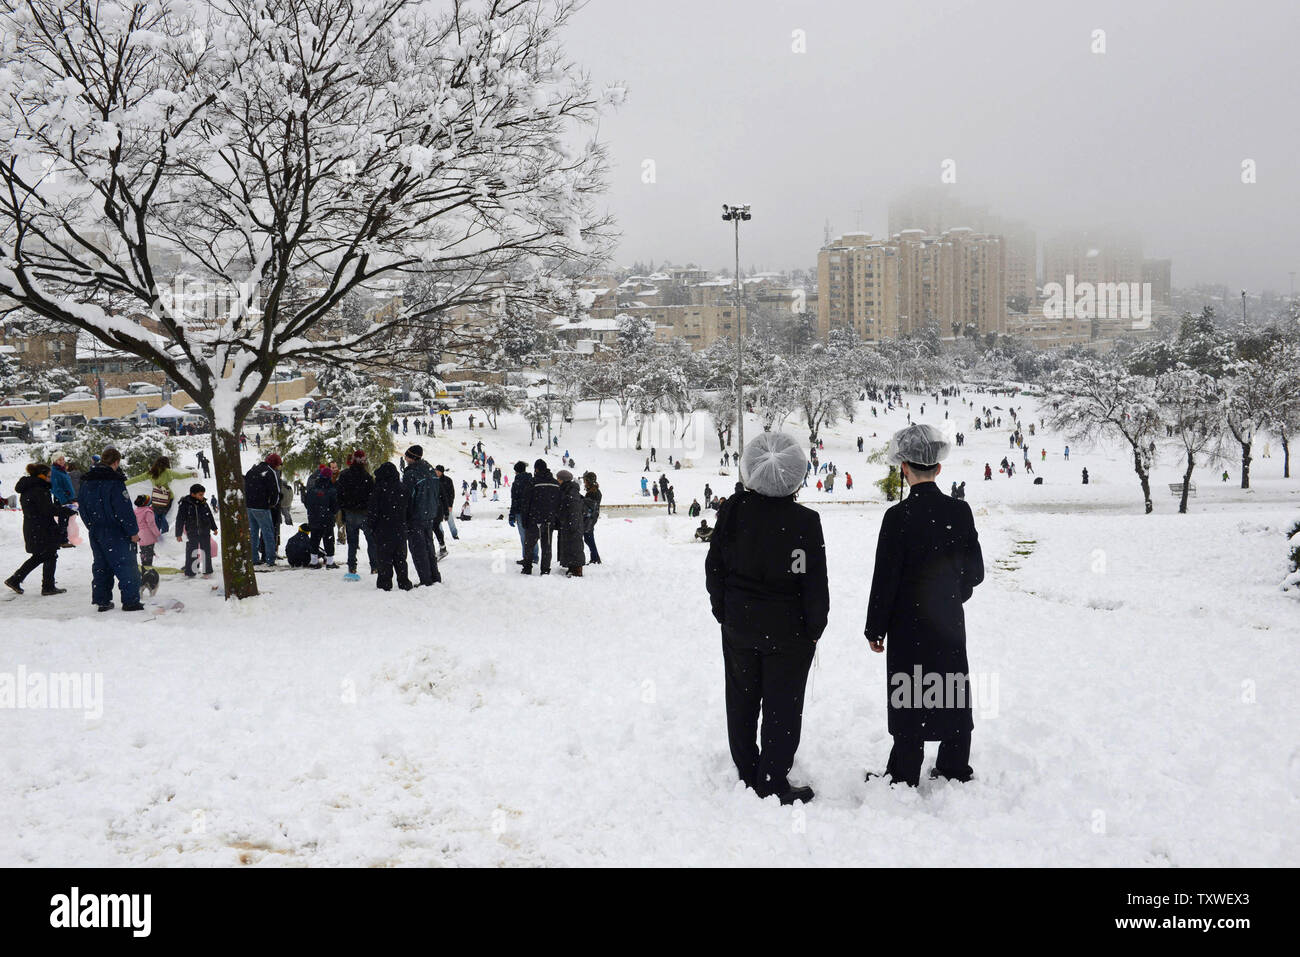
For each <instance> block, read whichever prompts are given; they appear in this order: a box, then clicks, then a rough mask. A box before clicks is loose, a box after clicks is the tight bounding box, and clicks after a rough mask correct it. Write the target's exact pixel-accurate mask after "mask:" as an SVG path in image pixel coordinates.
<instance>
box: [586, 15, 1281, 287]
mask: <svg viewBox="0 0 1300 957" xmlns="http://www.w3.org/2000/svg"><path fill="white" fill-rule="evenodd" d="M1096 29H1101V30H1105V43H1106V52H1105V53H1104V54H1095V53H1093V52H1091V50H1090V46H1091V44H1092V42H1093V41H1092V32H1093V31H1094V30H1096ZM795 30H802V31H804V32H805V34H806V43H807V52H806V53H802V54H800V53H795V52H792V42H793V39H792V34H793V31H795ZM566 43H567V47H568V50H569V52H570V53H571V55H572V56H573V57H574V59H576V60H578V61H579V62H580V63H583V64H585V65H586V66H588V67H589V68H590V70H591V73H592V78H593V80H594V81H595V82H596V83H597V84H603V83H606V82H610V81H616V80H622V81H625V82H626V84H627V87H628V99H627V102H626V103H625V104H624V106H623V107H622V108H621V109H619V110H618V111H617V112H616V113H614V114H612V115H611V116H609V117H607V118H606V119H605V120H604V122H603V123H602V129H601V137H602V139H603V140H604V141H605V142H606V143H607V144H608V146H609V148H610V150H611V153H612V160H613V169H612V176H611V186H610V192H609V197H608V202H609V207H610V211H611V212H613V213H614V215H615V216H616V217H617V219H618V221H619V225H620V228H621V230H622V233H623V242H622V245H621V247H620V250H619V255H618V258H619V260H620V262H625V263H627V262H631V261H632V260H636V259H640V260H648V259H651V258H653V259H654V260H655V261H656V262H662V261H664V260H666V259H671V260H672V261H673V262H686V261H696V262H699V263H700V264H701V265H704V266H708V267H711V268H717V267H722V266H726V265H727V264H728V262H729V261H730V260H731V257H732V252H731V242H732V236H731V231H730V226H728V225H726V224H724V223H723V222H722V221H721V220H720V218H719V213H720V207H721V204H722V203H723V202H724V201H727V202H747V203H751V204H752V205H753V207H754V219H753V221H752V222H751V223H748V224H746V225H745V226H744V227H742V247H741V260H742V266H743V268H746V269H748V268H749V267H750V266H754V267H757V268H769V269H784V268H793V267H800V266H803V267H807V266H811V265H813V264H814V263H815V261H816V253H817V249H818V247H819V246H820V245H821V242H822V231H823V226H824V223H825V221H826V220H827V219H829V220H830V223H831V227H832V229H833V230H835V232H836V233H839V232H843V231H846V230H851V229H855V228H862V229H864V230H866V231H868V232H872V233H874V234H877V235H882V234H884V233H885V232H886V228H887V218H886V214H887V208H888V203H889V200H890V198H891V196H893V195H895V194H896V193H898V192H899V191H901V190H903V189H905V188H906V187H907V186H909V185H912V184H938V183H939V181H940V173H941V164H942V163H943V161H944V160H946V159H952V160H954V161H955V164H956V178H957V182H956V184H955V185H954V186H950V187H948V188H950V189H954V190H956V191H957V194H958V196H959V197H960V198H961V199H963V200H965V201H968V202H975V203H987V204H989V205H991V206H992V207H993V208H994V210H995V211H998V212H1000V213H1002V214H1004V215H1007V216H1011V217H1020V218H1024V219H1025V220H1027V221H1028V222H1029V223H1030V224H1031V225H1032V226H1034V227H1035V228H1036V229H1037V230H1038V233H1039V241H1040V243H1041V242H1042V240H1043V239H1044V238H1045V237H1047V236H1049V235H1051V234H1052V233H1053V232H1055V231H1058V230H1060V229H1064V228H1067V227H1081V226H1090V225H1103V224H1108V223H1109V224H1123V225H1132V226H1134V227H1136V228H1138V229H1139V230H1140V231H1141V233H1142V235H1143V237H1144V252H1145V254H1146V255H1147V256H1148V257H1170V258H1172V259H1173V261H1174V264H1173V269H1174V282H1175V284H1176V285H1180V286H1181V285H1191V284H1193V283H1196V282H1223V283H1226V284H1228V285H1230V286H1232V287H1234V288H1236V287H1240V286H1245V287H1247V288H1249V289H1251V290H1260V289H1265V288H1270V289H1273V290H1276V291H1279V292H1286V291H1288V289H1289V284H1290V278H1289V276H1288V272H1289V271H1291V270H1300V96H1298V94H1300V66H1297V63H1298V62H1300V0H1232V2H1227V0H1224V2H1209V0H1168V2H1165V0H1114V2H1112V0H1087V2H1082V0H1070V2H1061V0H1051V2H1045V0H1034V2H1031V0H892V2H874V0H873V2H865V0H800V2H792V0H654V2H649V0H591V2H590V3H589V4H588V6H587V7H586V9H584V10H583V11H581V12H580V13H579V14H578V15H577V17H576V19H575V21H574V23H573V26H572V28H571V30H570V32H569V35H568V39H567V41H566ZM646 159H651V160H653V161H654V163H655V174H656V181H655V182H654V183H652V184H645V183H642V181H641V176H642V164H643V161H644V160H646ZM1246 159H1251V160H1254V161H1255V163H1256V167H1257V182H1256V183H1254V184H1253V185H1245V184H1243V183H1242V181H1241V176H1242V162H1243V160H1246ZM859 209H861V211H862V212H861V215H860V216H859V213H858V210H859ZM859 224H860V226H859Z"/></svg>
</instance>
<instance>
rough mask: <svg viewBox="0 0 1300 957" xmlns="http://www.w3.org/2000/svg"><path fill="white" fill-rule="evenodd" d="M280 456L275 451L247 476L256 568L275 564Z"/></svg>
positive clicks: (245, 479)
mask: <svg viewBox="0 0 1300 957" xmlns="http://www.w3.org/2000/svg"><path fill="white" fill-rule="evenodd" d="M279 464H280V456H278V455H276V454H275V453H274V452H272V453H271V454H270V455H268V456H267V457H266V459H265V461H262V462H258V463H257V464H256V465H254V466H253V467H252V468H251V469H249V470H248V471H247V472H245V473H244V504H245V506H246V507H247V508H248V528H249V532H250V538H251V542H252V546H253V565H254V567H256V566H257V565H258V564H259V563H261V564H265V565H267V566H268V567H269V566H273V565H274V564H275V548H276V546H275V526H276V522H275V516H276V515H277V514H278V513H279V511H280V476H279V475H278V474H276V471H275V470H276V467H277V466H278V465H279Z"/></svg>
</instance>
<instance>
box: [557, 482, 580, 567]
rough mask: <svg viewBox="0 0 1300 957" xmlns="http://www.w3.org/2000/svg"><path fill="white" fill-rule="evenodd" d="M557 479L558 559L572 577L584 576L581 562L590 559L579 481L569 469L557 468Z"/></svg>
mask: <svg viewBox="0 0 1300 957" xmlns="http://www.w3.org/2000/svg"><path fill="white" fill-rule="evenodd" d="M555 480H556V482H558V483H559V487H560V494H559V500H558V502H557V504H556V509H555V529H556V531H557V532H558V533H559V534H558V536H557V541H556V555H555V557H556V561H557V564H559V565H560V567H561V568H565V569H568V574H569V577H570V578H581V577H582V566H583V565H585V564H586V563H587V553H586V551H585V549H584V548H583V542H582V532H583V517H584V516H583V512H584V509H583V504H582V493H581V491H579V489H578V483H577V482H575V481H574V480H573V473H572V472H570V471H569V470H568V469H560V471H558V472H556V473H555Z"/></svg>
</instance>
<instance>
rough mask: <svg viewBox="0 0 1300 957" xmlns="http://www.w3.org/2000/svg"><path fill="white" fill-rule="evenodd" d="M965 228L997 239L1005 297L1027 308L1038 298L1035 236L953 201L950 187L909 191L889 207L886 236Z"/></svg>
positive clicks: (1019, 225) (1020, 224) (985, 211)
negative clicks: (1003, 265)
mask: <svg viewBox="0 0 1300 957" xmlns="http://www.w3.org/2000/svg"><path fill="white" fill-rule="evenodd" d="M961 227H966V228H967V229H970V230H971V231H973V232H975V233H981V234H983V235H986V236H1001V237H1002V239H1003V246H1004V248H1005V250H1006V260H1007V271H1006V279H1005V286H1006V295H1007V296H1008V297H1009V298H1010V297H1016V298H1018V299H1020V300H1022V308H1028V307H1029V306H1031V305H1032V304H1033V303H1034V302H1036V301H1037V298H1038V235H1037V233H1035V232H1034V230H1033V229H1031V228H1030V227H1029V226H1028V225H1027V224H1025V223H1024V222H1021V221H1020V220H1015V219H1006V218H1004V217H1002V216H998V215H997V214H995V213H993V212H991V211H990V210H989V208H988V207H987V206H974V205H970V204H967V203H963V202H962V201H961V200H959V199H957V198H956V196H955V195H954V193H953V189H952V187H950V186H934V187H925V188H919V189H914V190H911V191H909V192H907V193H905V194H903V195H902V196H900V197H897V198H895V199H894V201H893V202H891V203H890V204H889V235H891V236H897V235H899V234H900V233H902V232H903V231H904V230H915V229H919V230H921V231H922V232H923V233H924V234H925V235H927V236H939V235H941V234H943V233H946V232H948V231H949V230H951V229H958V228H961Z"/></svg>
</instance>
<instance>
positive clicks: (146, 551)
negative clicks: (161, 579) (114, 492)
mask: <svg viewBox="0 0 1300 957" xmlns="http://www.w3.org/2000/svg"><path fill="white" fill-rule="evenodd" d="M135 524H136V527H137V528H138V529H139V531H138V534H139V536H140V540H139V542H138V543H137V544H138V545H139V546H140V567H141V569H145V568H152V567H153V553H154V547H155V546H156V545H157V544H158V542H159V540H160V539H161V538H162V532H161V531H159V529H158V519H157V516H155V515H154V513H153V508H152V507H151V506H150V505H149V496H148V495H137V496H136V497H135Z"/></svg>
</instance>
